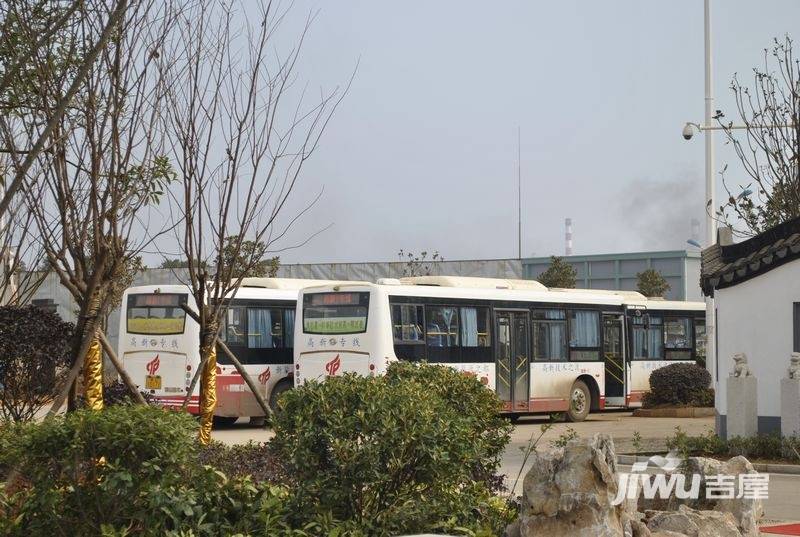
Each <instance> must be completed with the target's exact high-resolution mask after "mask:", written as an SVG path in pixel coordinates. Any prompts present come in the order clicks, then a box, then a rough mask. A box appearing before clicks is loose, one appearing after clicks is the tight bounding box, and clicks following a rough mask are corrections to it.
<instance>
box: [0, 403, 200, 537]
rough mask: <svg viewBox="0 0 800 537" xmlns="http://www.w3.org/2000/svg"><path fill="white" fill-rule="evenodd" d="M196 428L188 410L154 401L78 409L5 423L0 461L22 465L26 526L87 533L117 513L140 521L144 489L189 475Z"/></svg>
mask: <svg viewBox="0 0 800 537" xmlns="http://www.w3.org/2000/svg"><path fill="white" fill-rule="evenodd" d="M195 428H196V422H195V420H194V419H193V418H192V417H191V416H189V415H187V414H181V413H176V412H169V411H166V410H162V409H158V408H154V407H146V406H133V405H121V406H115V407H111V408H108V409H106V410H105V411H103V412H92V411H78V412H74V413H70V414H67V415H66V416H59V417H55V418H51V419H46V420H44V421H42V422H40V423H27V424H19V425H15V426H11V427H8V428H7V429H5V430H4V431H3V441H2V442H1V443H2V445H3V448H4V450H3V452H2V453H0V460H2V461H3V463H4V465H5V466H7V467H9V468H18V469H19V471H20V480H19V482H20V483H22V484H23V485H24V487H23V490H22V494H23V495H22V496H19V497H17V498H16V500H17V501H18V502H22V503H21V504H19V508H20V512H19V513H18V514H19V516H21V517H22V519H23V521H24V523H25V526H27V527H28V528H29V529H31V531H34V530H35V531H34V533H36V532H39V533H42V534H44V533H49V532H50V533H52V532H55V533H56V534H58V533H59V531H58V528H59V527H60V526H62V525H66V527H69V528H70V529H71V530H72V531H73V532H74V533H75V534H79V535H84V534H86V535H88V534H91V533H92V532H97V533H99V529H100V526H101V525H102V524H114V522H115V521H118V520H119V519H121V518H124V519H129V520H130V521H131V523H132V524H134V525H135V524H136V523H137V522H136V521H137V520H138V521H139V523H141V521H143V520H144V519H145V518H146V517H147V512H146V510H145V509H143V504H142V503H141V501H140V497H142V496H145V495H146V494H145V493H146V491H150V490H151V489H152V488H153V487H159V488H168V487H170V486H179V485H181V484H182V483H184V482H186V481H187V480H188V479H191V478H192V477H193V476H194V474H195V473H196V470H198V469H199V468H200V467H199V465H198V464H197V463H196V462H194V463H193V461H196V457H197V448H196V443H195V440H194V431H195Z"/></svg>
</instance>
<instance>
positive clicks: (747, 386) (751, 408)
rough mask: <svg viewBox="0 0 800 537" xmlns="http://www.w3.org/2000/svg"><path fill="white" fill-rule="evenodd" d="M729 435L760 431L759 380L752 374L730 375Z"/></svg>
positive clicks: (749, 433) (729, 436) (752, 434)
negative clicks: (743, 375)
mask: <svg viewBox="0 0 800 537" xmlns="http://www.w3.org/2000/svg"><path fill="white" fill-rule="evenodd" d="M727 382H728V385H727V390H726V391H727V396H728V417H727V437H728V438H733V437H734V436H755V435H756V434H757V433H758V389H757V386H758V382H757V381H756V378H755V377H754V376H752V375H750V376H747V377H728V381H727Z"/></svg>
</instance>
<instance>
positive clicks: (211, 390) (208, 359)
mask: <svg viewBox="0 0 800 537" xmlns="http://www.w3.org/2000/svg"><path fill="white" fill-rule="evenodd" d="M216 337H217V332H216V330H210V329H206V331H205V333H204V334H203V339H202V344H201V346H200V358H201V360H202V361H203V362H205V366H204V367H203V372H202V374H201V378H200V407H199V410H200V432H199V439H200V443H201V444H203V445H208V444H209V443H210V442H211V427H212V425H213V423H214V409H216V408H217V348H216V346H215V345H214V342H215V340H216Z"/></svg>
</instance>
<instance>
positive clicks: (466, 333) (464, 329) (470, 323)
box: [461, 308, 478, 347]
mask: <svg viewBox="0 0 800 537" xmlns="http://www.w3.org/2000/svg"><path fill="white" fill-rule="evenodd" d="M461 344H462V345H463V346H464V347H477V346H478V310H476V309H475V308H461Z"/></svg>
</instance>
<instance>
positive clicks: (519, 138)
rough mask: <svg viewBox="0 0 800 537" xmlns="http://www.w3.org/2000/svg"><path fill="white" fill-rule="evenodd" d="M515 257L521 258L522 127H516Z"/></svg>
mask: <svg viewBox="0 0 800 537" xmlns="http://www.w3.org/2000/svg"><path fill="white" fill-rule="evenodd" d="M517 257H518V258H520V259H522V129H521V128H520V127H517Z"/></svg>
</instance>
